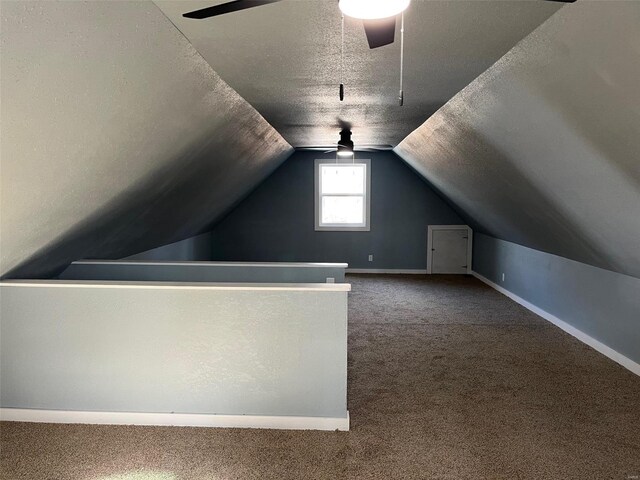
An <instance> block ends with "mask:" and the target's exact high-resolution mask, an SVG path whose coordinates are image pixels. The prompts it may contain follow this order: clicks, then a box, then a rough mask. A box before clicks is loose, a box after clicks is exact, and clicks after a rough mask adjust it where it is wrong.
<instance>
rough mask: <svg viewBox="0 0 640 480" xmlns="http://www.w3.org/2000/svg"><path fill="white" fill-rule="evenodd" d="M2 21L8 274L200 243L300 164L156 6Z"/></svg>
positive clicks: (70, 9)
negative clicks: (283, 170) (282, 167)
mask: <svg viewBox="0 0 640 480" xmlns="http://www.w3.org/2000/svg"><path fill="white" fill-rule="evenodd" d="M1 15H2V40H1V42H2V43H1V48H2V54H1V59H2V60H1V61H2V65H1V67H2V71H1V75H2V78H1V80H2V82H1V97H2V105H1V123H2V132H1V135H2V136H1V144H2V146H1V152H0V153H1V164H0V168H1V187H2V192H1V212H2V215H1V220H0V248H1V266H0V274H1V275H4V276H9V277H38V276H46V275H49V274H52V273H54V272H56V271H57V270H59V269H60V268H62V267H64V266H66V265H67V264H68V263H69V262H71V261H73V260H75V259H78V258H83V257H103V258H109V257H116V258H117V257H122V256H125V255H128V254H132V253H136V252H138V251H141V250H145V249H147V248H151V247H154V246H158V245H163V244H166V243H170V242H173V241H176V240H180V239H182V238H186V237H188V236H191V235H194V234H196V233H198V232H199V231H200V230H201V229H202V228H203V227H205V226H206V225H209V224H210V223H211V222H212V221H214V220H215V219H216V218H217V217H219V216H220V215H221V214H223V213H224V212H225V211H226V210H227V209H228V208H229V207H231V206H232V205H233V204H234V203H236V202H237V201H238V200H239V199H240V198H241V197H243V196H244V195H245V194H246V193H247V192H248V191H250V190H251V189H252V188H253V187H254V186H255V185H257V184H258V183H259V182H260V181H261V180H263V179H264V178H265V177H266V176H267V175H268V174H269V173H270V172H271V171H273V170H274V169H275V168H276V167H277V166H278V165H279V164H280V163H281V162H282V161H283V160H284V159H285V158H286V157H287V156H288V155H289V154H290V153H291V152H292V148H291V147H290V145H289V144H288V143H287V142H286V141H285V140H284V139H283V138H282V137H281V136H280V135H279V134H278V133H277V132H276V131H275V130H274V129H273V128H272V127H271V126H270V125H269V124H268V123H267V122H266V121H265V120H264V119H263V118H262V117H261V116H260V114H258V112H257V111H256V110H255V109H254V108H252V107H251V106H250V105H249V104H248V103H247V102H246V101H245V100H243V99H242V98H241V97H240V96H239V95H238V94H237V93H236V92H235V91H234V90H232V89H231V88H230V87H229V86H228V85H226V84H225V83H224V82H223V81H222V80H221V79H220V77H219V76H218V75H217V74H216V73H215V72H214V71H213V70H212V69H211V67H210V66H209V65H208V64H207V62H206V61H204V59H203V58H202V57H201V56H200V55H199V54H198V53H197V52H196V50H195V49H194V48H193V46H192V45H191V44H190V43H189V42H188V41H187V40H186V39H185V38H184V36H183V35H182V34H181V33H180V32H179V31H178V30H177V29H176V28H175V27H174V26H173V25H172V24H171V22H170V21H169V20H167V18H166V17H165V16H164V15H163V13H162V12H161V11H160V10H159V9H158V8H157V7H156V6H155V5H154V4H153V3H151V2H93V1H89V2H75V1H74V2H51V1H43V2H3V3H2V12H1Z"/></svg>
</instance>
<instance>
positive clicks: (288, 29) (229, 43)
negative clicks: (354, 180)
mask: <svg viewBox="0 0 640 480" xmlns="http://www.w3.org/2000/svg"><path fill="white" fill-rule="evenodd" d="M224 1H226V0H201V1H192V0H185V1H179V2H178V1H173V0H169V1H163V0H155V2H156V4H157V5H158V6H159V7H160V8H161V9H162V10H163V11H164V13H165V14H166V15H167V16H168V17H169V18H170V19H171V21H172V22H174V23H175V24H176V25H177V26H178V28H180V30H181V31H182V32H183V33H184V34H185V35H186V37H187V38H188V39H189V40H190V41H191V42H192V43H193V45H194V46H195V48H196V49H197V50H198V51H199V52H200V53H201V54H202V55H203V57H204V58H205V59H206V60H207V62H209V64H210V65H211V66H212V67H213V68H214V70H215V71H216V72H217V73H219V74H220V76H221V77H222V79H223V80H225V81H226V82H227V83H228V84H229V85H230V86H231V87H233V88H234V89H235V90H236V91H237V92H238V93H239V94H240V95H242V97H243V98H245V99H246V100H247V101H248V102H249V103H251V105H253V106H254V107H255V108H256V109H257V110H258V111H259V112H260V113H261V114H262V115H264V117H265V118H266V119H267V120H268V121H269V122H270V123H271V124H272V125H273V126H274V127H275V128H276V129H277V130H278V131H279V132H280V133H281V134H282V135H283V136H284V138H285V139H286V140H287V141H288V142H289V143H290V144H291V145H293V146H294V147H301V146H309V145H327V144H335V143H336V142H337V140H338V130H339V121H343V122H348V123H350V124H351V125H352V130H353V139H354V141H355V143H356V145H358V144H371V143H374V144H391V145H397V144H398V143H399V142H400V141H401V140H402V139H403V138H405V137H406V136H407V135H408V134H409V133H411V132H412V131H413V130H414V129H416V128H417V127H418V126H420V125H421V124H422V123H423V122H424V121H425V120H426V119H427V118H428V117H429V116H430V115H431V114H433V113H434V112H435V111H436V110H437V109H438V108H440V107H441V106H442V105H444V104H445V103H446V102H447V101H448V100H449V99H450V98H451V97H452V96H453V95H455V94H456V93H458V92H459V91H460V90H461V89H462V88H464V87H465V86H467V85H468V84H469V82H471V81H472V80H473V79H474V78H476V77H477V76H478V75H480V74H481V73H482V72H483V71H485V70H486V69H487V68H488V67H489V66H491V65H492V64H493V63H494V62H495V61H496V60H498V59H499V58H500V57H501V56H502V55H504V54H505V53H506V52H507V51H508V50H509V49H510V48H511V47H513V46H514V45H515V44H516V43H517V42H519V41H520V40H521V39H522V38H524V37H525V36H526V35H528V34H529V33H530V32H531V31H532V30H534V29H535V28H536V27H537V26H538V25H540V24H541V23H542V22H543V21H544V20H546V19H547V18H548V17H549V16H550V15H552V14H553V13H555V12H556V11H557V10H558V9H559V8H561V5H562V4H560V3H554V2H544V1H539V0H512V1H503V0H483V1H478V0H443V1H435V0H413V2H412V3H411V6H410V7H409V10H408V11H407V14H406V16H405V31H406V38H405V50H406V51H405V85H404V91H405V105H404V106H403V107H400V106H399V105H398V89H399V66H400V42H399V33H398V32H399V28H397V29H396V42H395V43H394V44H392V45H389V46H385V47H381V48H378V49H375V50H370V49H369V47H368V45H367V42H366V38H365V35H364V31H363V28H362V22H361V21H358V20H353V19H349V18H346V19H345V71H344V83H345V90H346V97H345V101H344V102H340V101H339V99H338V85H339V84H340V38H341V34H340V11H339V9H338V1H337V0H304V1H303V0H285V1H282V2H278V3H276V4H272V5H266V6H261V7H259V8H253V9H250V10H245V11H240V12H235V13H231V14H227V15H222V16H219V17H215V18H211V19H206V20H193V19H188V18H183V17H182V14H183V13H184V12H188V11H191V10H195V9H198V8H203V7H206V6H210V5H215V4H219V3H224Z"/></svg>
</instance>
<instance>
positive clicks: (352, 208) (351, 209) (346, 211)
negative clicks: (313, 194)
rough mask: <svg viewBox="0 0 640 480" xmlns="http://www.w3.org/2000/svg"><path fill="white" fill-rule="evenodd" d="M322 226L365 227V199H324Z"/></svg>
mask: <svg viewBox="0 0 640 480" xmlns="http://www.w3.org/2000/svg"><path fill="white" fill-rule="evenodd" d="M321 212H322V215H321V220H320V221H321V223H322V224H341V223H352V224H361V225H364V201H363V197H322V209H321Z"/></svg>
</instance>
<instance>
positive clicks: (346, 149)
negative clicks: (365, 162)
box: [338, 129, 353, 157]
mask: <svg viewBox="0 0 640 480" xmlns="http://www.w3.org/2000/svg"><path fill="white" fill-rule="evenodd" d="M352 155H353V142H352V141H351V130H347V129H343V130H341V131H340V141H339V142H338V156H339V157H351V156H352Z"/></svg>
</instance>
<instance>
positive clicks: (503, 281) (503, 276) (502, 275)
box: [502, 273, 504, 282]
mask: <svg viewBox="0 0 640 480" xmlns="http://www.w3.org/2000/svg"><path fill="white" fill-rule="evenodd" d="M502 281H503V282H504V273H503V274H502Z"/></svg>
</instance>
